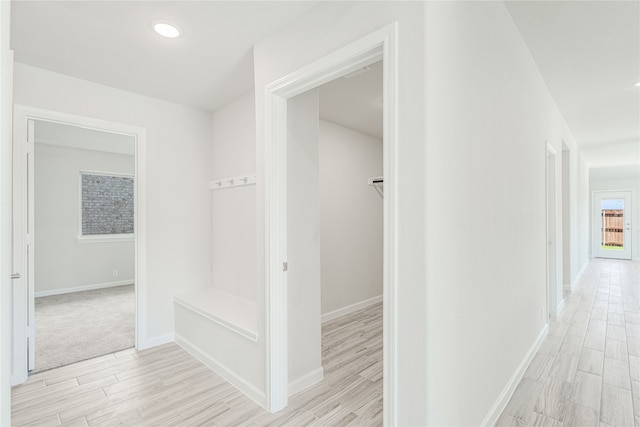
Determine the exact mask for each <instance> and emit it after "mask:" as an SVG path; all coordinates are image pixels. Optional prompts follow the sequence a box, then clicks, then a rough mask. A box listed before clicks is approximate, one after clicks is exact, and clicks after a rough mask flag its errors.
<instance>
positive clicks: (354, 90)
mask: <svg viewBox="0 0 640 427" xmlns="http://www.w3.org/2000/svg"><path fill="white" fill-rule="evenodd" d="M369 67H370V69H369V70H368V71H366V72H362V73H360V74H358V75H354V76H353V77H350V78H344V77H341V78H338V79H336V80H333V81H331V82H329V83H326V84H324V85H323V86H321V87H320V118H322V119H325V120H328V121H330V122H333V123H337V124H339V125H342V126H346V127H348V128H351V129H355V130H357V131H360V132H362V133H366V134H368V135H371V136H375V137H376V138H379V139H382V62H376V63H375V64H372V65H370V66H369Z"/></svg>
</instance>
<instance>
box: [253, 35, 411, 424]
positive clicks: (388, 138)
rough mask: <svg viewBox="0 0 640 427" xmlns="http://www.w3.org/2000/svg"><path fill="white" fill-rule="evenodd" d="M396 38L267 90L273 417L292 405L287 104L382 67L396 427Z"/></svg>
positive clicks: (387, 346)
mask: <svg viewBox="0 0 640 427" xmlns="http://www.w3.org/2000/svg"><path fill="white" fill-rule="evenodd" d="M397 37H398V26H397V23H392V24H389V25H387V26H385V27H383V28H381V29H379V30H377V31H375V32H373V33H371V34H369V35H367V36H365V37H363V38H361V39H359V40H356V41H355V42H353V43H351V44H349V45H347V46H345V47H343V48H341V49H339V50H337V51H335V52H333V53H331V54H329V55H327V56H325V57H323V58H321V59H319V60H317V61H315V62H313V63H311V64H309V65H308V66H306V67H303V68H302V69H299V70H297V71H295V72H293V73H291V74H289V75H287V76H285V77H283V78H281V79H279V80H276V81H274V82H272V83H270V84H269V85H267V86H266V88H265V91H266V97H265V115H266V120H265V202H266V206H267V208H266V215H265V230H266V236H265V296H266V298H265V335H266V336H265V342H266V374H267V378H266V384H267V387H266V396H265V397H266V404H267V409H268V410H270V411H272V412H276V411H278V410H280V409H282V408H284V407H286V406H287V401H288V390H287V389H288V372H287V370H288V360H287V353H288V344H287V333H288V332H287V290H286V289H287V276H286V263H287V224H288V223H287V214H286V213H287V100H288V99H289V98H292V97H294V96H296V95H299V94H301V93H303V92H306V91H308V90H311V89H315V88H317V87H319V86H321V85H322V84H324V83H327V82H329V81H331V80H334V79H336V78H338V77H341V76H344V75H345V74H348V73H350V72H352V71H355V70H357V69H359V68H362V67H364V66H366V65H369V64H372V63H374V62H377V61H379V60H383V64H384V65H383V66H384V72H383V97H384V98H383V99H384V112H383V122H384V126H383V128H384V134H383V173H384V180H385V183H384V185H385V195H384V202H383V205H384V206H383V210H384V234H383V235H384V256H383V271H384V276H383V299H384V308H383V337H384V338H383V339H384V342H383V347H384V350H383V395H384V400H383V405H384V410H383V413H384V424H385V425H397V410H396V408H397V400H396V398H397V394H398V393H397V389H398V384H397V363H398V361H397V356H396V355H397V332H396V328H397V297H396V293H397V247H398V245H397V229H398V224H397V209H398V203H397V174H398V170H397V165H396V162H397V149H398V106H397V105H398V90H397V88H398V81H397V76H398V72H397V69H398V55H397Z"/></svg>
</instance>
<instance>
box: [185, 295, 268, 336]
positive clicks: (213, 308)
mask: <svg viewBox="0 0 640 427" xmlns="http://www.w3.org/2000/svg"><path fill="white" fill-rule="evenodd" d="M174 302H175V303H176V304H178V305H181V306H182V307H184V308H186V309H188V310H191V311H193V312H194V313H197V314H198V315H200V316H202V317H204V318H206V319H208V320H210V321H212V322H214V323H217V324H218V325H220V326H223V327H224V328H227V329H229V330H231V331H233V332H235V333H237V334H238V335H241V336H243V337H245V338H247V339H249V340H251V341H253V342H257V341H258V321H257V309H256V302H255V301H251V300H247V299H244V298H241V297H239V296H237V295H232V294H230V293H227V292H224V291H222V290H219V289H216V288H207V289H201V290H197V291H192V292H188V293H184V294H180V295H176V296H174Z"/></svg>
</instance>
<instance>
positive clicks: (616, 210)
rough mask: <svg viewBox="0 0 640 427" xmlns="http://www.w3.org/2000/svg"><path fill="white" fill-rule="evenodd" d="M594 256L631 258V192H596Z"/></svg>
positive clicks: (593, 234)
mask: <svg viewBox="0 0 640 427" xmlns="http://www.w3.org/2000/svg"><path fill="white" fill-rule="evenodd" d="M591 236H592V240H593V256H594V257H595V258H617V259H631V191H615V192H595V193H593V232H592V233H591Z"/></svg>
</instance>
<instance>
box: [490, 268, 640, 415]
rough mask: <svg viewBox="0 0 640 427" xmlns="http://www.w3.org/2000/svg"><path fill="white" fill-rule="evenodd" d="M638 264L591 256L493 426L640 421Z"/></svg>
mask: <svg viewBox="0 0 640 427" xmlns="http://www.w3.org/2000/svg"><path fill="white" fill-rule="evenodd" d="M639 293H640V263H639V262H632V261H620V260H609V259H593V260H591V262H590V263H589V265H588V267H587V270H586V271H585V273H584V274H583V276H582V278H581V280H580V282H579V284H578V285H577V287H576V289H575V291H574V292H573V293H571V294H569V295H565V298H566V299H565V307H564V310H563V311H562V313H561V314H560V316H559V317H558V318H557V319H552V320H551V322H550V325H549V334H548V336H547V338H546V339H545V340H544V342H543V343H542V345H541V347H540V349H539V350H538V352H537V354H536V355H535V357H534V358H533V361H532V362H531V364H530V366H529V368H528V369H527V371H526V372H525V374H524V378H523V379H522V380H521V381H520V383H519V384H518V387H517V389H516V391H515V393H514V394H513V397H512V398H511V400H510V401H509V403H508V404H507V407H506V408H505V410H504V412H503V414H502V415H501V417H500V419H499V420H498V422H497V424H496V425H497V426H542V425H544V426H564V427H568V426H580V427H588V426H601V427H606V426H612V427H613V426H615V427H625V426H634V425H635V426H640V305H639V299H640V298H639Z"/></svg>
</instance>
